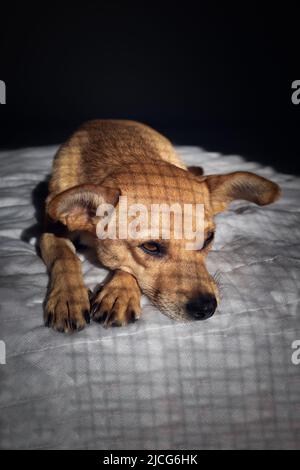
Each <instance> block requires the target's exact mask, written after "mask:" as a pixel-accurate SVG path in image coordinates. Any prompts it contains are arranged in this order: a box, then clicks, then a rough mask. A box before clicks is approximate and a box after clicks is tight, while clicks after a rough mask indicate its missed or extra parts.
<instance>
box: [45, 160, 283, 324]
mask: <svg viewBox="0 0 300 470" xmlns="http://www.w3.org/2000/svg"><path fill="white" fill-rule="evenodd" d="M194 173H195V171H194ZM279 195H280V189H279V186H278V185H277V184H275V183H273V182H271V181H269V180H267V179H265V178H263V177H261V176H257V175H255V174H253V173H248V172H235V173H230V174H226V175H208V176H195V174H192V172H189V171H185V170H183V169H180V168H177V167H175V166H171V165H168V164H164V163H158V164H157V165H154V164H145V165H144V166H143V168H142V171H141V165H130V167H128V168H127V169H125V170H124V169H120V170H118V171H115V172H113V173H112V174H111V175H110V176H108V177H107V178H106V179H105V181H103V182H101V184H99V185H95V184H91V185H81V186H77V187H74V188H71V189H69V190H67V191H64V192H63V193H60V194H59V195H57V196H56V197H54V198H53V199H52V200H51V201H50V202H49V205H48V213H49V215H50V216H51V217H52V218H53V219H54V220H59V221H61V222H62V223H64V224H65V225H67V227H68V228H69V230H71V231H74V230H81V231H82V230H83V231H88V232H90V233H92V234H93V239H94V241H95V248H96V251H97V253H98V256H99V259H100V261H101V263H102V264H103V265H105V266H107V267H108V268H110V269H112V270H115V269H121V270H123V271H126V272H128V273H130V274H132V275H133V276H134V277H135V278H136V279H137V281H138V284H139V286H140V288H141V290H142V291H143V292H144V293H145V294H146V295H147V296H148V297H149V298H150V299H151V301H152V302H153V303H154V304H155V305H157V306H158V308H159V309H160V310H161V311H163V312H164V313H166V314H167V315H168V316H170V317H172V318H174V319H177V320H183V321H188V320H191V319H196V320H203V319H206V318H209V317H210V316H212V315H213V313H214V312H215V310H216V307H217V304H218V300H219V294H218V288H217V285H216V282H215V280H214V279H213V277H212V276H211V275H210V274H209V273H208V271H207V269H206V266H205V259H206V256H207V254H208V252H209V250H210V248H211V246H212V242H213V239H214V234H215V223H214V216H215V215H216V214H217V213H219V212H222V211H224V210H226V208H227V207H228V205H229V204H230V202H231V201H233V200H235V199H245V200H248V201H251V202H253V203H256V204H258V205H266V204H270V203H272V202H274V201H275V200H276V199H277V198H278V197H279ZM120 196H122V197H120ZM125 197H126V205H127V206H126V207H127V219H126V224H127V225H126V229H125V232H124V225H123V223H124V212H123V213H122V217H123V219H122V217H120V213H121V209H122V210H125V206H124V198H125ZM104 202H105V203H106V204H110V205H111V207H113V208H115V211H114V215H112V214H113V213H112V212H111V211H109V210H107V211H106V210H105V211H104V212H103V211H102V212H101V211H100V212H99V207H103V203H104ZM121 203H122V204H123V206H122V208H121ZM136 204H138V205H140V206H141V207H144V208H146V209H147V211H148V212H147V214H148V216H147V215H145V213H144V214H142V216H141V210H139V206H136ZM162 204H165V206H164V207H165V208H166V207H167V208H170V211H169V213H168V211H167V219H168V220H169V225H168V227H167V228H168V229H169V232H168V233H167V234H166V233H165V232H164V229H165V228H166V227H164V228H163V222H162V218H163V213H164V211H161V210H160V209H161V207H162V206H161V205H162ZM174 205H175V206H176V207H177V209H179V207H181V209H182V213H181V216H179V219H178V218H176V216H175V213H176V210H175V211H173V208H174V207H175V206H174ZM158 206H159V210H158V213H157V212H156V217H158V218H156V219H155V221H156V222H154V232H153V230H152V229H153V227H152V228H151V229H149V227H150V222H151V223H153V221H154V219H153V218H152V215H151V214H152V212H151V211H152V210H153V207H156V209H157V208H158ZM104 207H105V206H104ZM132 207H134V210H133V212H135V216H134V214H133V212H132V210H131V209H132ZM186 207H189V208H192V209H191V211H190V212H189V213H188V216H186V213H185V208H186ZM196 207H200V208H202V212H201V211H200V212H197V210H196V209H195V208H196ZM130 208H131V209H130ZM200 213H201V214H202V215H203V218H202V224H201V223H200V226H198V221H197V220H196V219H197V215H198V216H199V214H200ZM157 214H158V215H157ZM112 217H115V218H114V223H113V224H112V227H113V229H114V233H113V235H114V236H112V233H110V236H108V237H106V238H105V237H103V236H102V235H101V234H100V235H99V230H98V229H99V224H100V225H101V227H102V229H103V228H105V229H107V228H108V225H109V223H111V222H112V220H113V219H112ZM180 217H181V222H182V225H181V231H179V232H180V233H178V231H177V230H176V223H178V221H179V220H180ZM185 217H186V219H185ZM125 218H126V217H125ZM200 218H201V217H200ZM146 219H147V220H146ZM184 219H185V220H187V221H188V222H187V224H189V227H190V229H191V231H192V233H193V234H194V235H195V237H196V239H197V241H196V243H195V242H194V241H193V240H191V237H190V233H191V232H189V233H188V235H187V233H186V231H185V230H184V227H185V226H184ZM164 220H165V219H164ZM121 222H122V235H120V226H121ZM200 222H201V221H200ZM143 223H144V226H143V227H141V226H142V225H143ZM155 224H156V225H155ZM146 225H147V228H148V230H145V226H146ZM128 227H129V228H130V230H131V233H130V234H129V231H128ZM158 227H159V230H158V232H157V230H156V229H157V228H158ZM199 227H200V228H199ZM132 228H135V229H136V230H135V232H134V234H133V232H132ZM126 230H127V231H126ZM155 230H156V231H155ZM199 232H201V233H200V236H199V237H198V235H199ZM124 233H125V235H124ZM153 233H154V235H153ZM99 236H100V238H102V239H99ZM197 237H198V238H197Z"/></svg>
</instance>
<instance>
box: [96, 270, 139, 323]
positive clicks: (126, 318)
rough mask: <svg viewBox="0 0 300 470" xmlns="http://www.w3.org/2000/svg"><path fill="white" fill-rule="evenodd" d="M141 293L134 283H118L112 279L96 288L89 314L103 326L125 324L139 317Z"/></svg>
mask: <svg viewBox="0 0 300 470" xmlns="http://www.w3.org/2000/svg"><path fill="white" fill-rule="evenodd" d="M140 298H141V293H140V290H139V289H138V288H137V287H136V286H135V285H130V283H127V284H126V283H124V284H123V285H120V284H119V283H118V282H115V280H114V279H112V280H111V281H110V282H108V283H107V284H105V285H104V286H101V287H100V288H98V290H97V292H96V294H95V295H94V298H93V299H92V301H91V304H92V307H91V316H92V318H93V320H94V321H96V322H99V323H102V324H103V326H104V327H105V328H108V327H110V326H125V325H127V324H128V323H132V322H135V321H136V320H138V319H139V318H140V315H141V306H140Z"/></svg>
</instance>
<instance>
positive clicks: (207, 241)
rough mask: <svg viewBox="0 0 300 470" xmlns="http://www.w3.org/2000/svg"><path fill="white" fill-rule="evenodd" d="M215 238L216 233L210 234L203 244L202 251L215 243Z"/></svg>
mask: <svg viewBox="0 0 300 470" xmlns="http://www.w3.org/2000/svg"><path fill="white" fill-rule="evenodd" d="M214 236H215V232H209V233H208V235H207V238H206V240H205V242H204V243H203V247H202V250H204V248H206V247H207V246H208V245H209V244H210V243H211V242H212V241H213V239H214Z"/></svg>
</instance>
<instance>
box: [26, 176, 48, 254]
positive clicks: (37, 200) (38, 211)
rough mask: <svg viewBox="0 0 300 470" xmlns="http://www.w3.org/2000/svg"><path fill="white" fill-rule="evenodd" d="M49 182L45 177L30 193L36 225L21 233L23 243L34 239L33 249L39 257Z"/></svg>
mask: <svg viewBox="0 0 300 470" xmlns="http://www.w3.org/2000/svg"><path fill="white" fill-rule="evenodd" d="M49 180H50V175H47V176H46V178H45V179H44V180H43V181H40V182H39V183H38V184H37V185H36V186H35V188H34V189H33V191H32V193H31V201H32V205H33V206H34V208H35V214H34V217H35V219H36V223H35V224H33V225H31V226H30V227H27V228H26V229H25V230H23V232H22V233H21V240H22V241H23V242H26V243H29V242H30V240H31V238H36V244H35V248H36V251H37V254H38V255H39V256H40V250H39V243H38V242H39V238H40V236H41V234H42V233H43V228H44V213H45V204H46V199H47V196H48V192H49Z"/></svg>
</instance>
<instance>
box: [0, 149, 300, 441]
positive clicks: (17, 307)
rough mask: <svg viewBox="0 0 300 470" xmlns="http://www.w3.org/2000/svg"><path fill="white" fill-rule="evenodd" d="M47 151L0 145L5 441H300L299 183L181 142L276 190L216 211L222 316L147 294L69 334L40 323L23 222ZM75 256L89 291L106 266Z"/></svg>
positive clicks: (218, 168) (41, 272)
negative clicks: (122, 321)
mask: <svg viewBox="0 0 300 470" xmlns="http://www.w3.org/2000/svg"><path fill="white" fill-rule="evenodd" d="M55 150H56V148H54V147H48V148H36V149H24V150H18V151H7V152H1V153H0V162H1V168H0V197H1V200H0V240H1V243H0V255H1V264H0V271H1V277H0V287H1V290H0V299H1V314H0V340H3V341H5V343H6V349H7V358H6V362H7V363H6V365H0V447H1V448H2V449H7V448H29V449H36V448H59V449H63V448H72V449H143V448H144V449H162V448H167V449H193V448H205V449H209V448H248V449H251V448H278V447H280V448H297V447H300V366H296V365H294V364H293V363H292V360H291V356H292V353H293V349H292V343H293V341H294V340H297V339H300V322H299V280H300V255H299V253H300V236H299V235H300V213H299V201H300V186H299V179H297V178H295V177H293V176H288V175H282V174H278V173H276V172H274V171H273V170H272V169H271V168H266V167H260V166H259V165H257V164H256V163H251V162H245V161H243V159H242V158H240V157H236V156H226V157H224V156H222V155H219V154H212V153H207V152H204V151H202V150H201V149H199V148H195V147H182V148H179V149H178V150H179V152H180V153H181V155H182V156H183V158H184V160H185V161H186V162H187V163H188V164H198V165H202V166H203V167H204V169H205V172H206V173H215V172H216V173H222V172H229V171H235V170H248V171H254V172H257V173H258V174H260V175H263V176H266V177H270V178H272V179H273V180H274V181H276V182H278V183H279V184H281V185H282V188H283V197H282V199H281V200H279V201H278V202H277V203H276V204H274V205H271V206H267V207H264V208H260V207H257V206H255V205H253V204H250V203H248V202H242V201H239V202H236V203H234V204H232V205H231V207H230V210H229V211H228V212H226V213H224V214H221V215H219V216H218V217H217V234H216V240H215V243H214V246H213V250H212V251H211V253H210V254H209V257H208V266H209V269H210V271H211V272H213V273H214V272H216V271H217V272H218V273H219V276H220V282H221V290H222V302H221V306H220V308H219V310H218V312H217V313H216V314H215V315H214V317H212V318H211V319H210V320H208V321H206V322H199V323H198V322H194V323H190V324H180V323H175V322H174V321H171V320H170V319H168V318H167V317H165V316H164V315H162V314H161V313H160V312H158V311H157V310H156V309H155V308H154V307H152V306H151V305H150V304H149V302H148V301H147V299H144V301H143V303H144V308H143V315H142V318H141V320H140V321H139V322H137V323H136V324H133V325H130V326H128V327H126V328H113V329H109V330H105V329H103V328H102V327H101V326H99V325H97V324H95V323H92V324H91V325H90V326H89V327H87V328H86V329H85V330H84V331H82V332H80V333H78V334H74V335H72V336H65V335H62V334H59V333H55V332H54V331H52V330H49V329H47V328H45V327H44V326H43V322H42V302H43V299H44V296H45V292H46V286H47V274H46V270H45V267H44V265H43V262H42V261H41V259H40V258H39V257H38V256H37V255H36V250H35V246H34V242H35V239H34V231H32V233H31V231H30V230H29V231H28V230H27V229H28V227H30V226H31V225H32V224H34V223H35V209H34V205H33V201H32V191H33V190H34V188H35V186H36V185H37V184H38V183H39V182H40V181H42V180H43V179H44V177H45V176H46V175H47V174H48V173H49V172H50V168H51V162H52V157H53V155H54V152H55ZM24 230H26V232H24ZM27 239H28V240H30V242H27V241H26V240H27ZM80 256H81V257H82V259H83V271H84V273H85V280H86V284H87V285H88V286H89V287H91V288H93V287H94V286H95V285H96V284H97V283H99V282H100V281H101V280H102V279H103V277H104V276H105V271H104V270H101V269H98V268H96V267H95V266H94V265H93V264H92V263H90V262H89V261H88V260H87V257H86V256H84V255H82V254H81V255H80Z"/></svg>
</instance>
